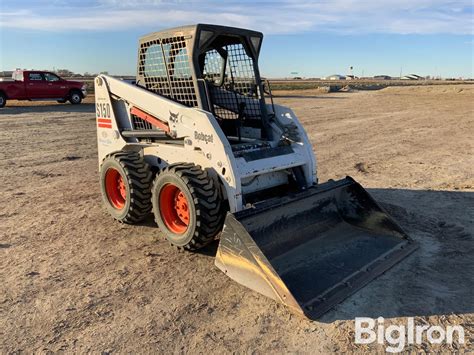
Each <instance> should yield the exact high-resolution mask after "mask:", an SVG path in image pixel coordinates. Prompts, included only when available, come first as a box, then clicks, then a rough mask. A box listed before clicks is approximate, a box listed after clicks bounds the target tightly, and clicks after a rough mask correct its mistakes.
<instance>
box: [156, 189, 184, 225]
mask: <svg viewBox="0 0 474 355" xmlns="http://www.w3.org/2000/svg"><path fill="white" fill-rule="evenodd" d="M159 200H160V201H159V202H160V214H161V218H162V219H163V222H164V223H165V225H166V227H167V228H168V229H169V230H170V231H171V232H173V233H176V234H183V233H184V232H186V230H187V229H188V225H189V203H188V199H187V198H186V195H185V194H184V192H183V191H181V190H180V188H179V187H177V186H176V185H173V184H166V185H165V186H163V188H162V189H161V191H160V197H159Z"/></svg>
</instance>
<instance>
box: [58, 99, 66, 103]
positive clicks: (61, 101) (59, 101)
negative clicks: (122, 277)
mask: <svg viewBox="0 0 474 355" xmlns="http://www.w3.org/2000/svg"><path fill="white" fill-rule="evenodd" d="M57 101H58V104H65V103H66V101H67V99H61V100H57Z"/></svg>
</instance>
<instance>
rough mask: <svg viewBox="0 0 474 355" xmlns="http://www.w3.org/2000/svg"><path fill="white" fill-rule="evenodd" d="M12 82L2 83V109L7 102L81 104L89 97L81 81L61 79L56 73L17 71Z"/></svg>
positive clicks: (0, 91) (0, 88)
mask: <svg viewBox="0 0 474 355" xmlns="http://www.w3.org/2000/svg"><path fill="white" fill-rule="evenodd" d="M12 79H13V80H10V81H0V107H3V106H5V104H6V103H7V100H56V101H58V102H59V103H65V102H66V101H68V100H69V102H70V103H71V104H74V105H75V104H80V103H81V101H82V99H83V98H85V97H86V95H87V86H86V84H84V83H81V82H79V81H69V80H64V79H61V78H60V77H59V76H57V75H56V74H54V73H50V72H45V71H37V70H34V71H33V70H16V71H15V72H13V75H12Z"/></svg>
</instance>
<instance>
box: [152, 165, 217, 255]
mask: <svg viewBox="0 0 474 355" xmlns="http://www.w3.org/2000/svg"><path fill="white" fill-rule="evenodd" d="M152 195H153V197H152V203H153V214H154V215H155V221H156V223H157V224H158V226H159V228H160V230H161V231H162V232H163V234H164V235H165V237H166V239H167V240H168V241H169V242H170V243H171V244H172V245H173V246H176V247H177V248H178V249H185V250H197V249H200V248H202V247H204V246H205V245H207V244H209V243H210V242H212V241H213V240H214V239H215V237H216V235H217V234H218V233H219V232H220V231H221V230H222V225H223V222H224V218H223V216H224V210H223V208H222V199H221V196H220V192H219V189H218V187H217V186H215V183H214V180H213V179H212V178H211V177H210V176H209V175H208V174H207V172H206V171H203V170H202V169H201V167H200V166H196V165H194V164H188V163H178V164H173V165H170V166H168V167H166V168H165V169H164V170H163V171H162V172H161V173H160V174H159V175H158V176H157V177H156V178H155V181H154V183H153V187H152Z"/></svg>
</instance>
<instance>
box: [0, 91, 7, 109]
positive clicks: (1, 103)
mask: <svg viewBox="0 0 474 355" xmlns="http://www.w3.org/2000/svg"><path fill="white" fill-rule="evenodd" d="M6 104H7V97H6V95H5V94H4V93H3V92H0V108H2V107H5V105H6Z"/></svg>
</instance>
